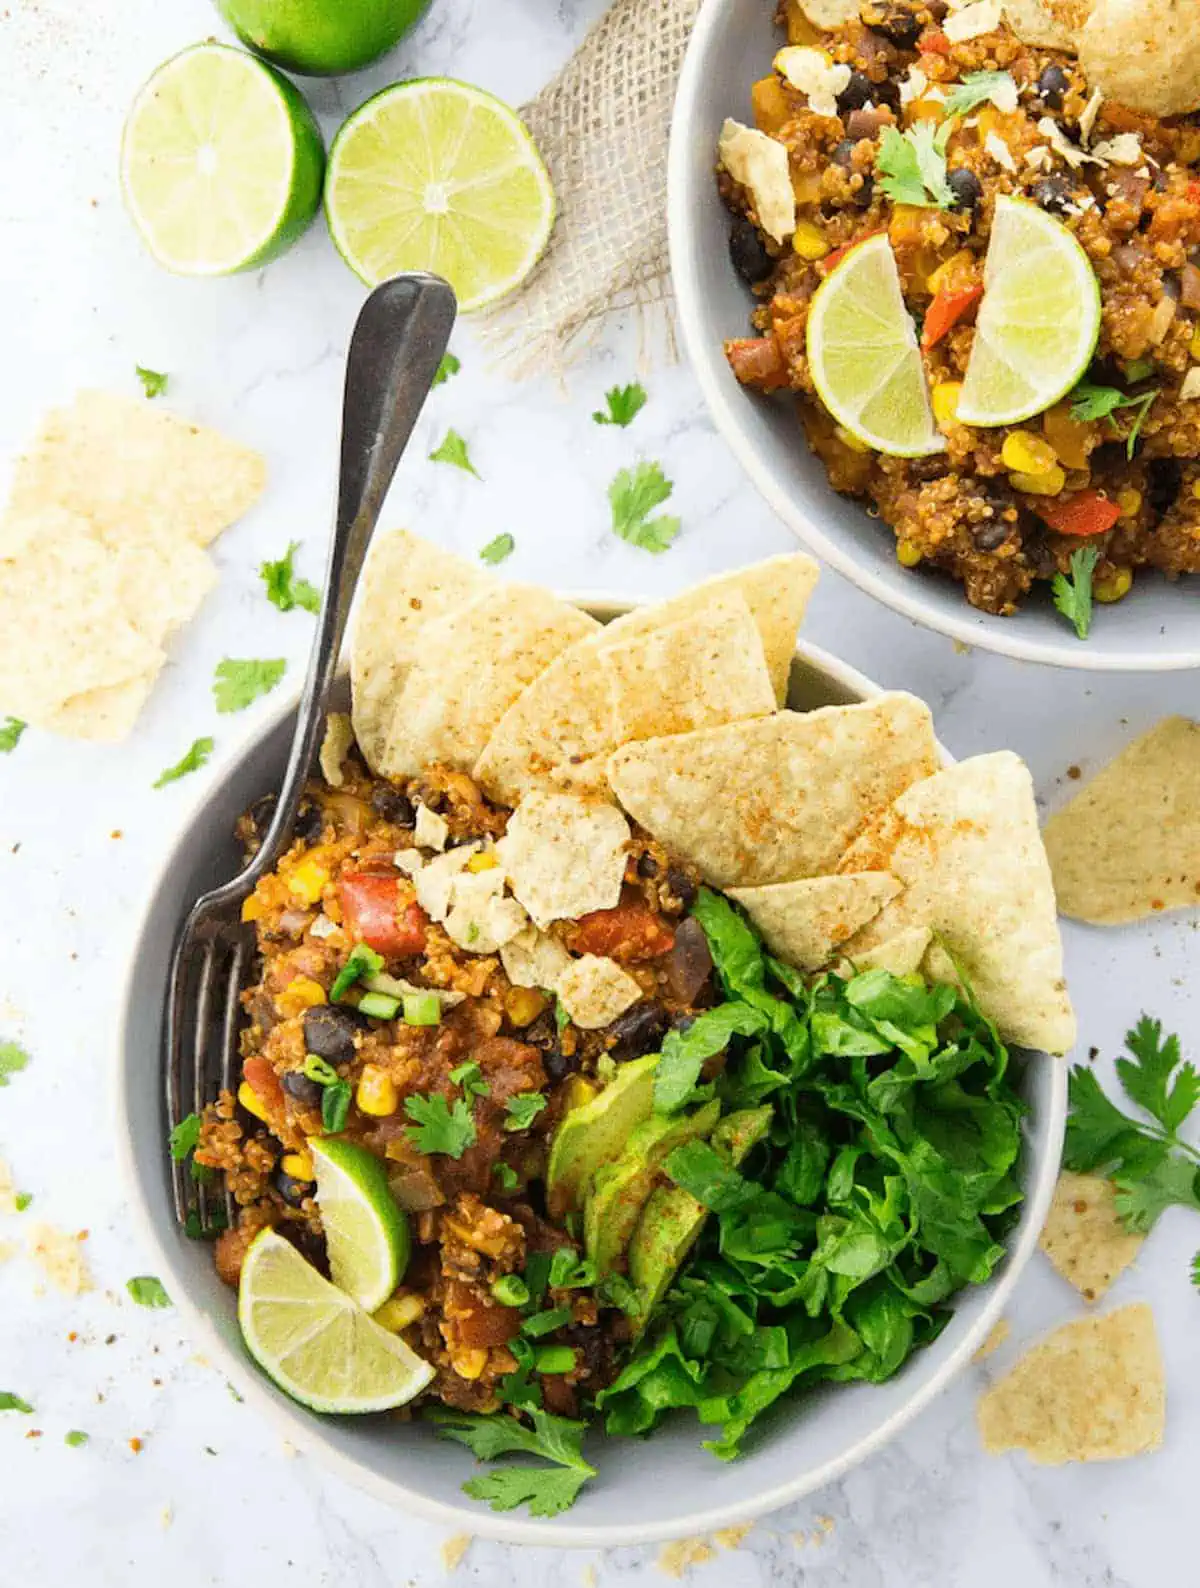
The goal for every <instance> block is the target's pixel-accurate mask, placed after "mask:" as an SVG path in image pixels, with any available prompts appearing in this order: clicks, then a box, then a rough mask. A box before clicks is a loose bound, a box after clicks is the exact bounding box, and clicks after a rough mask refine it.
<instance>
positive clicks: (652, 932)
mask: <svg viewBox="0 0 1200 1588" xmlns="http://www.w3.org/2000/svg"><path fill="white" fill-rule="evenodd" d="M570 942H571V947H572V948H573V949H574V950H575V951H576V953H579V954H599V955H601V956H602V957H603V958H605V959H619V960H625V961H627V962H628V961H630V960H638V959H657V958H658V956H659V955H660V954H668V953H670V951H671V949H672V948H673V947H674V944H675V933H674V931H673V930H672V928H671V927H670V926H668V924H667V922H666V921H664V920H663V918H662V916H661V915H659V914H658V912H657V911H656V910H651V909H649V908H648V906H646V905H644V904H618V905H616V906H615V907H614V908H613V909H611V910H593V911H592V912H591V913H590V914H589V915H584V916H581V917H580V919H579V922H578V924H577V925H576V927H575V928H574V930H573V931H572V933H571V939H570Z"/></svg>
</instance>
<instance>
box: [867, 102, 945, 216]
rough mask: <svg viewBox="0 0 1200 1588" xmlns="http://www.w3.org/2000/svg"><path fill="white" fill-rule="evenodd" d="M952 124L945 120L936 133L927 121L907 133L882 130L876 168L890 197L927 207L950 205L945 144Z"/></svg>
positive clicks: (936, 207)
mask: <svg viewBox="0 0 1200 1588" xmlns="http://www.w3.org/2000/svg"><path fill="white" fill-rule="evenodd" d="M953 125H954V124H953V122H952V121H946V122H943V124H942V126H941V127H940V128H938V130H937V131H936V132H935V131H934V128H933V125H932V123H930V122H928V121H919V122H918V123H917V124H916V126H915V127H910V128H909V129H908V131H907V132H900V131H899V130H898V129H897V128H895V127H885V128H884V129H883V136H882V137H881V138H880V140H879V153H878V154H877V155H876V157H875V169H876V170H877V171H878V172H879V174H880V186H881V187H882V188H883V191H884V192H885V193H886V194H887V195H888V197H889V198H891V199H895V201H896V203H897V204H916V205H921V206H923V207H925V208H926V209H929V208H933V209H943V210H944V209H949V208H950V206H951V205H952V204H953V203H954V192H953V190H952V189H951V187H950V184H949V182H948V181H947V180H946V143H947V141H948V140H949V135H950V133H951V131H952V130H953Z"/></svg>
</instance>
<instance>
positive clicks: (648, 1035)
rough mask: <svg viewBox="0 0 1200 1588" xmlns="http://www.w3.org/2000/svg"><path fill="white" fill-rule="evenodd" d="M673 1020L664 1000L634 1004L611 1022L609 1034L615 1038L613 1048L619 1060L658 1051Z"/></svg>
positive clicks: (635, 1057) (639, 1056)
mask: <svg viewBox="0 0 1200 1588" xmlns="http://www.w3.org/2000/svg"><path fill="white" fill-rule="evenodd" d="M669 1023H670V1021H669V1017H668V1015H667V1011H666V1010H665V1009H664V1008H663V1006H662V1005H661V1004H658V1003H640V1004H634V1006H633V1008H632V1009H627V1010H626V1011H625V1013H624V1014H623V1015H618V1016H617V1018H616V1019H615V1020H614V1021H613V1023H612V1025H611V1026H609V1028H608V1034H609V1036H610V1037H612V1038H614V1041H613V1044H612V1047H611V1048H610V1049H609V1051H610V1052H611V1054H612V1056H613V1058H614V1059H616V1060H617V1061H618V1063H623V1062H624V1061H625V1060H626V1059H639V1058H641V1056H642V1054H643V1053H656V1052H657V1051H658V1049H659V1048H660V1047H661V1046H662V1039H663V1038H664V1037H665V1036H666V1034H667V1027H668V1025H669Z"/></svg>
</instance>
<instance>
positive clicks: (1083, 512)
mask: <svg viewBox="0 0 1200 1588" xmlns="http://www.w3.org/2000/svg"><path fill="white" fill-rule="evenodd" d="M1037 510H1038V513H1039V515H1040V516H1041V517H1042V518H1044V519H1045V521H1046V523H1047V524H1049V526H1050V528H1051V529H1056V530H1057V531H1058V533H1059V534H1060V535H1079V536H1086V535H1103V534H1104V532H1105V530H1107V529H1111V528H1112V527H1113V525H1114V524H1115V523H1116V521H1117V519H1118V518H1120V516H1121V509H1120V508H1119V507H1118V506H1117V504H1116V503H1115V502H1110V501H1109V499H1108V497H1107V496H1101V495H1100V492H1099V491H1076V493H1075V495H1074V496H1063V497H1049V496H1047V497H1039V499H1038V506H1037Z"/></svg>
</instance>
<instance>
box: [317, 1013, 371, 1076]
mask: <svg viewBox="0 0 1200 1588" xmlns="http://www.w3.org/2000/svg"><path fill="white" fill-rule="evenodd" d="M361 1024H363V1019H362V1016H361V1015H358V1014H357V1013H355V1012H354V1011H353V1010H350V1009H347V1008H344V1007H343V1006H342V1005H340V1004H339V1005H338V1006H337V1007H334V1006H333V1005H331V1004H321V1005H320V1006H319V1007H318V1008H316V1009H306V1010H305V1011H304V1046H305V1050H306V1051H307V1052H309V1053H315V1054H316V1055H317V1057H318V1058H319V1059H327V1060H328V1061H329V1063H330V1064H345V1063H346V1062H347V1061H348V1060H350V1059H352V1058H353V1057H354V1033H355V1031H357V1030H358V1029H359V1027H360V1025H361Z"/></svg>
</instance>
